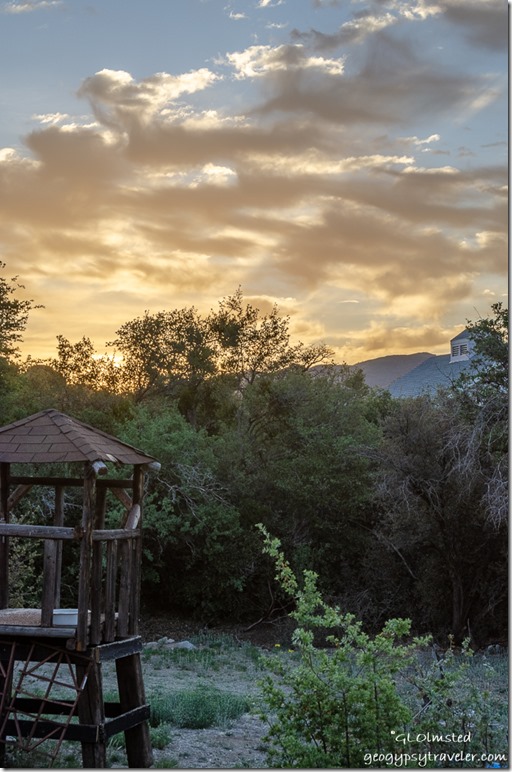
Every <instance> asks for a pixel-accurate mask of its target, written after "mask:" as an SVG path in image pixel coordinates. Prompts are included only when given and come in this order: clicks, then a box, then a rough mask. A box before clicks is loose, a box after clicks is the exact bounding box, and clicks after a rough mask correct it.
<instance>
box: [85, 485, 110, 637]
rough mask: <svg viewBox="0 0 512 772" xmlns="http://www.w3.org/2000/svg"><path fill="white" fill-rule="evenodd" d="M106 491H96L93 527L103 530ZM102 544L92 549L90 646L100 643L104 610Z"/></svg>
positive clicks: (99, 543)
mask: <svg viewBox="0 0 512 772" xmlns="http://www.w3.org/2000/svg"><path fill="white" fill-rule="evenodd" d="M106 498H107V489H106V488H102V489H101V490H100V489H98V488H97V489H96V509H95V517H94V527H95V528H104V526H105V507H106ZM103 552H104V549H103V544H102V543H101V542H95V543H94V544H93V547H92V577H91V626H90V629H89V642H90V644H91V645H92V646H94V645H96V644H98V643H100V641H101V612H102V611H103V610H104V600H105V599H104V593H103V592H102V589H103Z"/></svg>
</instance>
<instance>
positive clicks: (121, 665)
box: [116, 654, 153, 769]
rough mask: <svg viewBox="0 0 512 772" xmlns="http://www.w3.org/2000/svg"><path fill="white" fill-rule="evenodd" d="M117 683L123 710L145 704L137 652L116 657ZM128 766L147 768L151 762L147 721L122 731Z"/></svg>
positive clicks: (126, 710)
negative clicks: (127, 655)
mask: <svg viewBox="0 0 512 772" xmlns="http://www.w3.org/2000/svg"><path fill="white" fill-rule="evenodd" d="M116 672H117V684H118V688H119V698H120V702H121V707H122V709H123V712H128V711H130V710H132V709H133V708H138V707H141V706H143V705H145V704H146V697H145V693H144V681H143V678H142V668H141V662H140V655H139V654H132V655H131V656H129V657H122V658H120V659H116ZM124 737H125V742H126V755H127V757H128V766H129V767H132V768H133V767H135V768H139V769H147V768H149V767H151V766H152V764H153V752H152V749H151V738H150V735H149V725H148V722H147V721H144V722H143V723H141V724H139V725H138V726H135V727H133V729H128V730H127V731H125V733H124Z"/></svg>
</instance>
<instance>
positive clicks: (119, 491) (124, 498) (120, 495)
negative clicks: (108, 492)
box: [112, 480, 132, 509]
mask: <svg viewBox="0 0 512 772" xmlns="http://www.w3.org/2000/svg"><path fill="white" fill-rule="evenodd" d="M131 486H132V481H131V480H130V486H129V487H130V488H131ZM112 493H113V494H114V496H115V497H116V499H119V501H120V502H121V504H124V505H125V507H126V509H130V507H131V506H132V500H131V498H130V496H128V494H127V493H126V492H125V491H124V490H123V488H113V489H112Z"/></svg>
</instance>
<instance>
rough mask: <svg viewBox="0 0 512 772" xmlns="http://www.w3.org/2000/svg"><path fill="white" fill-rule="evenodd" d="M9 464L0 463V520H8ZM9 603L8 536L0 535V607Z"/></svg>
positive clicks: (5, 606)
mask: <svg viewBox="0 0 512 772" xmlns="http://www.w3.org/2000/svg"><path fill="white" fill-rule="evenodd" d="M10 466H11V465H10V464H8V463H0V522H3V523H8V522H9V504H8V501H9V476H10ZM8 605H9V537H8V536H0V609H1V608H7V607H8Z"/></svg>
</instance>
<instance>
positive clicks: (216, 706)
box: [150, 687, 251, 729]
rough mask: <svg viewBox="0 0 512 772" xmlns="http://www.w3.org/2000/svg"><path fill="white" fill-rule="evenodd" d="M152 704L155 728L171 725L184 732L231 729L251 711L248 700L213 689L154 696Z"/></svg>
mask: <svg viewBox="0 0 512 772" xmlns="http://www.w3.org/2000/svg"><path fill="white" fill-rule="evenodd" d="M150 704H151V718H150V723H151V726H153V727H158V726H160V725H162V724H170V725H171V726H176V727H178V728H180V729H207V728H208V727H212V726H227V725H229V723H230V722H231V721H234V720H235V719H237V718H239V717H240V716H241V715H242V714H243V713H247V711H249V710H250V708H251V703H250V700H249V699H248V698H247V697H244V696H242V695H239V694H232V693H230V692H224V691H221V690H219V689H213V688H211V687H203V688H201V687H198V688H196V689H186V690H183V691H177V692H167V693H166V694H165V695H153V696H151V697H150Z"/></svg>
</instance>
